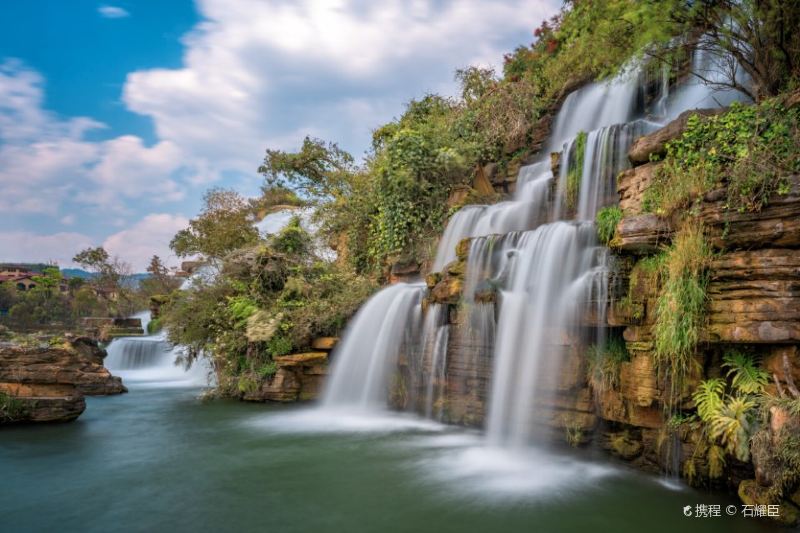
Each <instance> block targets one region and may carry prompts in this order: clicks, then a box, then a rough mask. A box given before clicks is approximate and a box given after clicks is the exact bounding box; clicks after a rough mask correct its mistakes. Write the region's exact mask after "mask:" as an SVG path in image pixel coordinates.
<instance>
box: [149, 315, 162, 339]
mask: <svg viewBox="0 0 800 533" xmlns="http://www.w3.org/2000/svg"><path fill="white" fill-rule="evenodd" d="M163 327H164V324H163V323H162V320H161V318H154V319H152V320H150V322H148V323H147V334H148V335H155V334H156V333H158V332H159V331H161V330H162V329H163Z"/></svg>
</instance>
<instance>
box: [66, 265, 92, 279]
mask: <svg viewBox="0 0 800 533" xmlns="http://www.w3.org/2000/svg"><path fill="white" fill-rule="evenodd" d="M61 274H63V275H64V277H65V278H81V279H89V278H92V277H94V274H92V273H91V272H87V271H85V270H83V269H82V268H62V269H61Z"/></svg>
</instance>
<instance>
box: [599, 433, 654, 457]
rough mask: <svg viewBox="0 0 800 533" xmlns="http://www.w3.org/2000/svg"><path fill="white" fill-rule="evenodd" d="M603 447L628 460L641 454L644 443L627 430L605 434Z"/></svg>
mask: <svg viewBox="0 0 800 533" xmlns="http://www.w3.org/2000/svg"><path fill="white" fill-rule="evenodd" d="M603 447H604V448H605V449H607V450H608V451H610V452H611V453H612V454H614V455H616V456H617V457H619V458H620V459H625V460H626V461H630V460H632V459H635V458H637V457H639V456H640V455H642V451H643V449H644V445H643V444H642V441H641V440H640V439H636V438H634V436H633V434H632V433H631V432H629V431H617V432H610V433H606V434H605V440H604V442H603Z"/></svg>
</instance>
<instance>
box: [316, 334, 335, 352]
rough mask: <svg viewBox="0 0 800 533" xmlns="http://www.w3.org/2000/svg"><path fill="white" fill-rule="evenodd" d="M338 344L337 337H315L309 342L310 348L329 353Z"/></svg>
mask: <svg viewBox="0 0 800 533" xmlns="http://www.w3.org/2000/svg"><path fill="white" fill-rule="evenodd" d="M338 342H339V337H317V338H316V339H314V340H313V341H311V347H312V348H313V349H315V350H322V351H326V352H329V351H331V350H333V348H334V347H335V346H336V343H338Z"/></svg>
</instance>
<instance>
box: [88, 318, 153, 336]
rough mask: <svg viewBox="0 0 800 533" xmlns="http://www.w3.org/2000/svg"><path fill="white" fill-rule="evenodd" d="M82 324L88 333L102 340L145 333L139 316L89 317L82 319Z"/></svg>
mask: <svg viewBox="0 0 800 533" xmlns="http://www.w3.org/2000/svg"><path fill="white" fill-rule="evenodd" d="M154 317H155V316H154ZM81 326H82V327H83V331H84V332H85V334H86V335H88V336H90V337H92V338H93V339H95V340H98V341H100V342H110V341H111V340H113V339H115V338H116V337H131V336H135V335H144V333H145V332H144V329H143V328H142V320H141V319H139V318H111V317H108V318H106V317H87V318H84V319H83V320H82V322H81Z"/></svg>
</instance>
